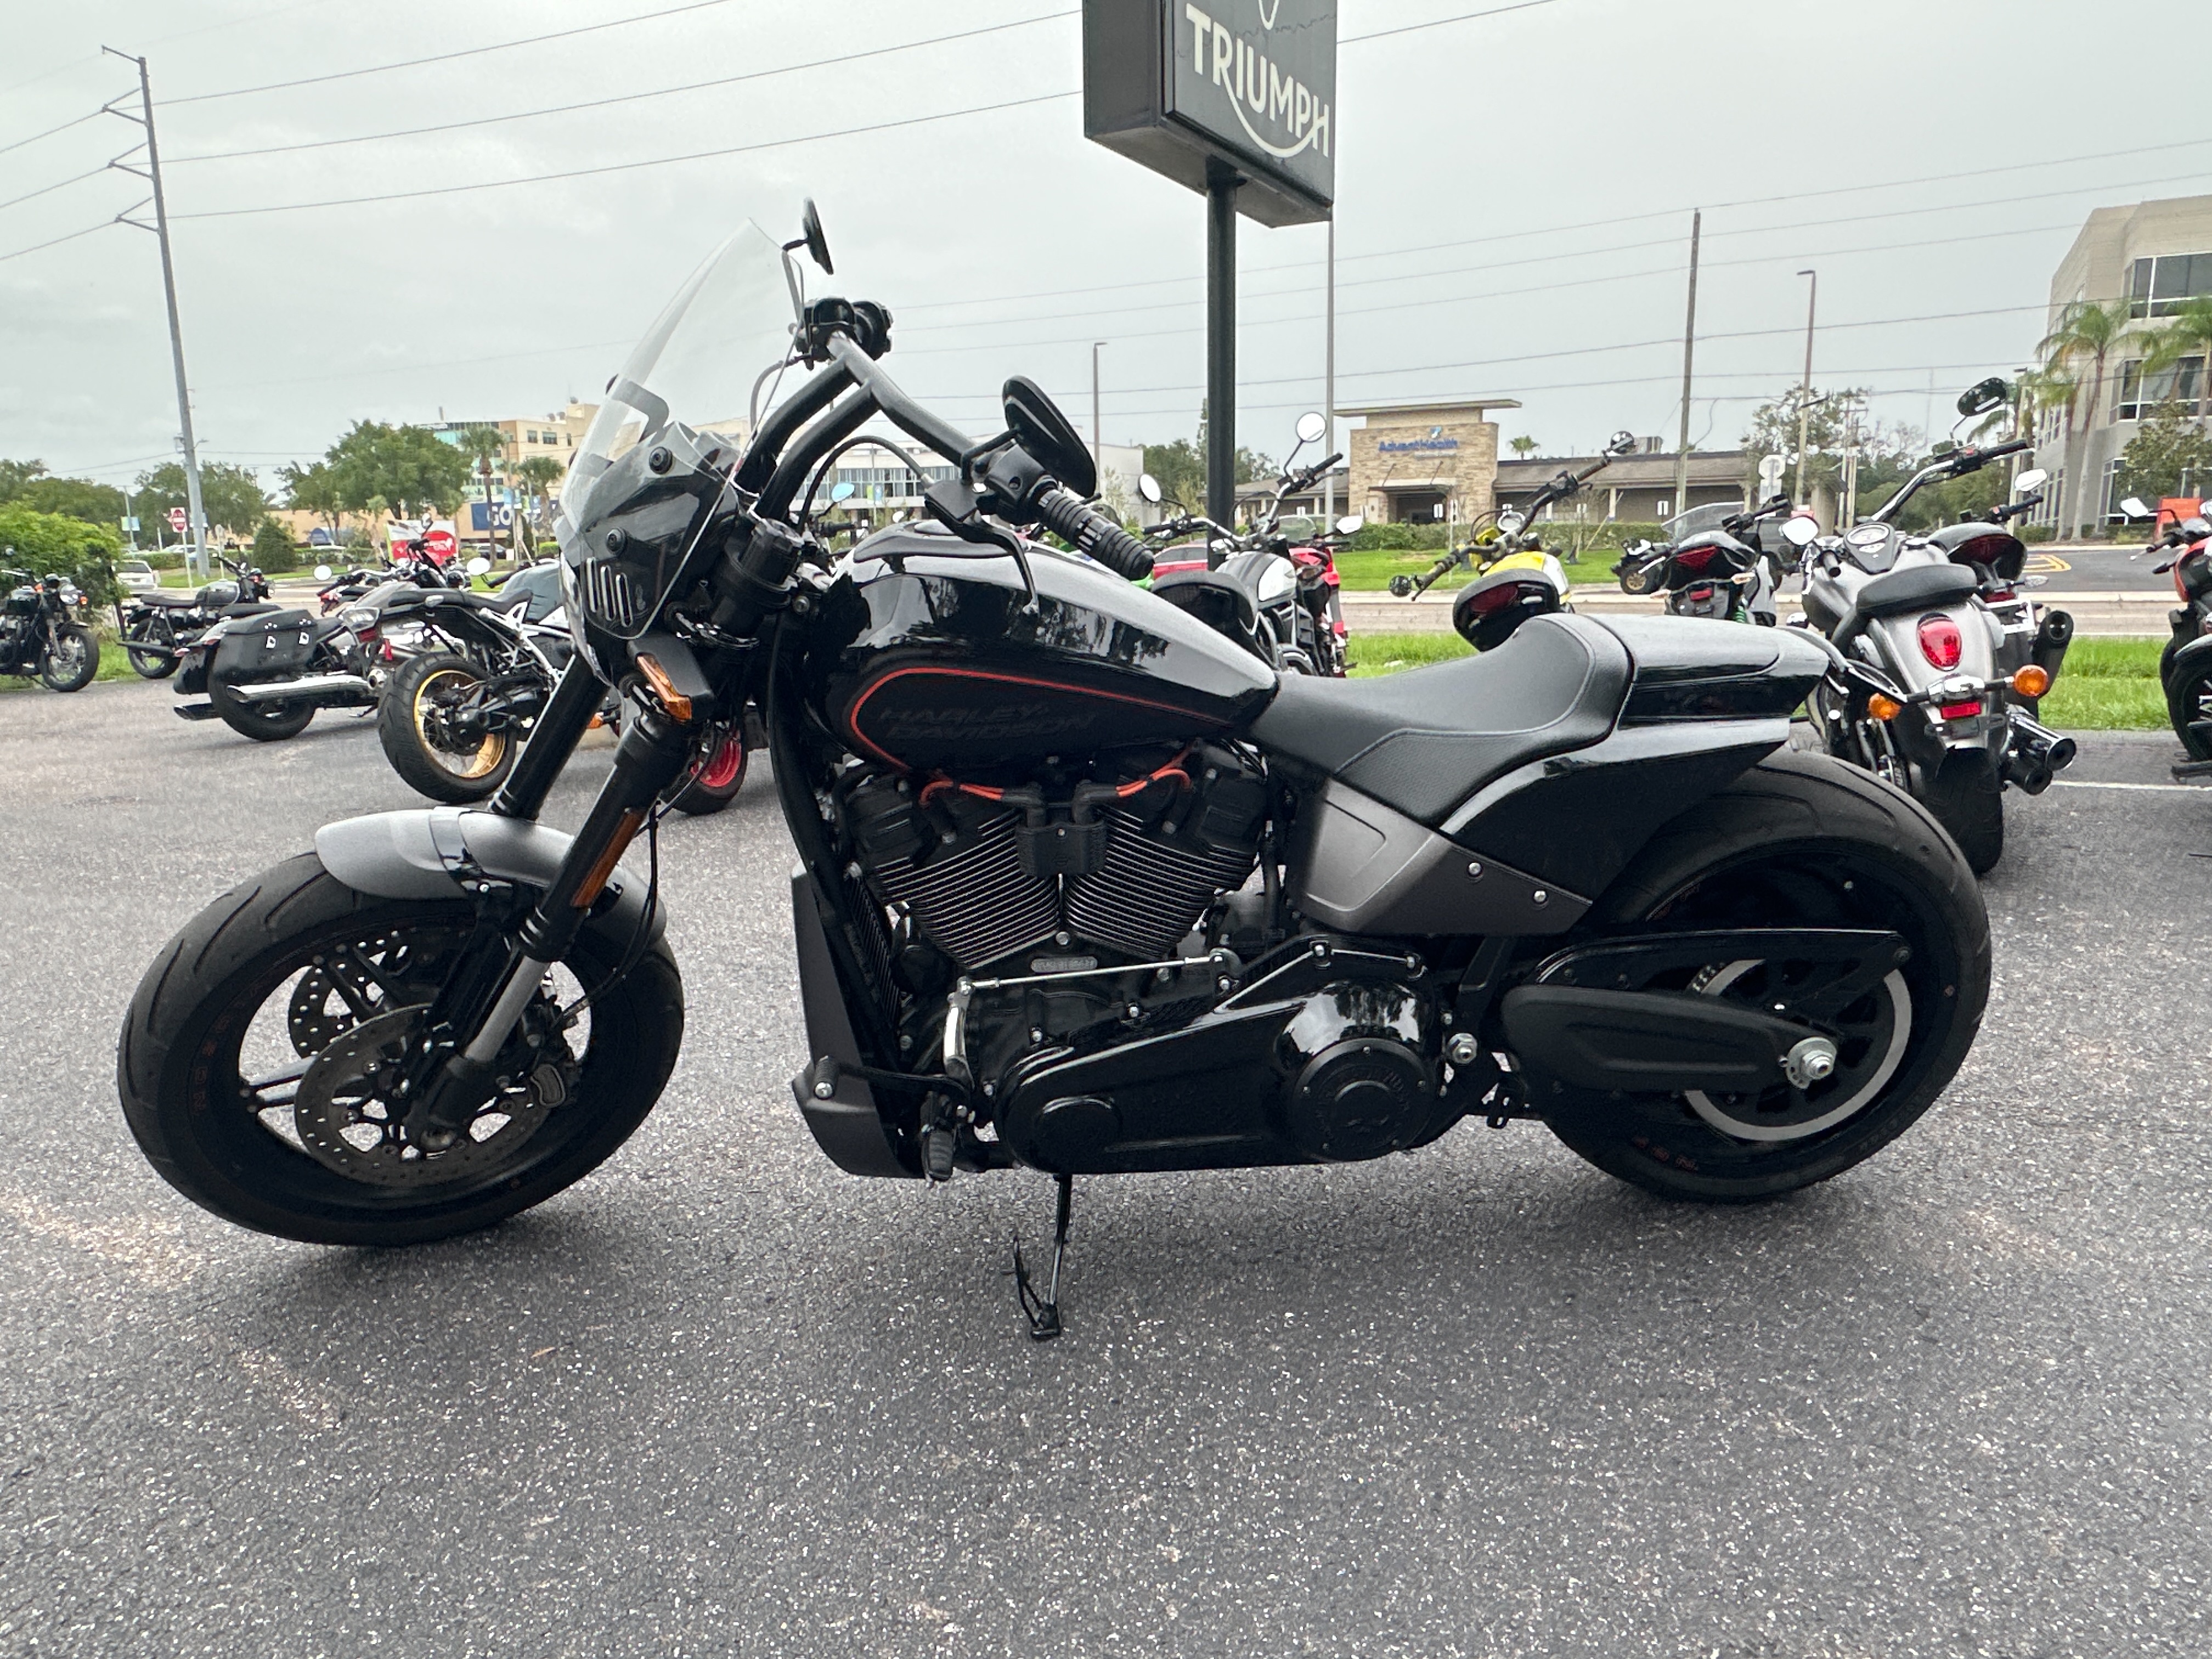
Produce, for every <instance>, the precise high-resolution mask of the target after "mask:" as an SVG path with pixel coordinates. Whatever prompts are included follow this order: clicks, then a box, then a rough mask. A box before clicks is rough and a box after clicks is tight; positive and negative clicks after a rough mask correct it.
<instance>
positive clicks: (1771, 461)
mask: <svg viewBox="0 0 2212 1659" xmlns="http://www.w3.org/2000/svg"><path fill="white" fill-rule="evenodd" d="M1788 465H1790V464H1789V463H1788V462H1787V461H1785V460H1784V459H1782V458H1781V457H1780V456H1779V455H1769V456H1766V457H1765V458H1764V459H1761V460H1760V461H1759V488H1760V489H1762V490H1764V491H1765V492H1766V494H1768V495H1772V494H1773V493H1774V492H1775V491H1776V490H1778V489H1781V488H1782V473H1783V470H1784V468H1785V467H1787V466H1788Z"/></svg>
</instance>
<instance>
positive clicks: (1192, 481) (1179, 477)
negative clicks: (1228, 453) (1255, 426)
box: [1145, 423, 1280, 513]
mask: <svg viewBox="0 0 2212 1659" xmlns="http://www.w3.org/2000/svg"><path fill="white" fill-rule="evenodd" d="M1145 471H1147V472H1149V473H1151V474H1152V477H1155V478H1157V479H1158V481H1159V486H1160V492H1161V493H1162V494H1163V495H1165V496H1166V497H1167V498H1168V499H1169V500H1170V501H1181V502H1182V503H1183V505H1184V506H1186V507H1189V508H1190V509H1191V511H1192V512H1194V513H1200V512H1203V511H1204V510H1205V508H1206V430H1205V427H1204V425H1203V423H1201V424H1200V428H1199V435H1198V439H1197V441H1195V442H1194V441H1192V440H1190V439H1188V438H1177V439H1176V441H1174V442H1173V443H1165V444H1146V446H1145ZM1279 476H1280V475H1279V470H1278V468H1277V467H1276V465H1275V463H1274V462H1273V460H1272V459H1269V458H1268V457H1267V456H1266V455H1263V454H1261V453H1260V452H1259V451H1258V450H1256V449H1253V448H1249V447H1244V446H1242V445H1240V446H1239V447H1238V448H1237V483H1241V484H1248V483H1261V482H1263V481H1272V480H1273V479H1274V478H1276V477H1279Z"/></svg>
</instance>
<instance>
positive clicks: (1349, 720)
mask: <svg viewBox="0 0 2212 1659" xmlns="http://www.w3.org/2000/svg"><path fill="white" fill-rule="evenodd" d="M1633 671H1634V665H1633V664H1632V662H1631V660H1630V658H1629V654H1628V651H1627V647H1625V646H1623V645H1622V644H1621V642H1620V640H1619V639H1618V638H1617V637H1616V636H1615V635H1613V634H1612V633H1611V632H1610V631H1608V630H1607V629H1605V628H1602V627H1601V626H1600V625H1599V624H1597V623H1594V622H1591V621H1589V620H1588V619H1587V618H1585V617H1575V616H1571V615H1570V616H1550V617H1533V618H1531V619H1530V620H1529V621H1528V622H1527V623H1522V626H1521V628H1520V629H1519V630H1518V631H1517V632H1516V633H1515V634H1514V635H1513V637H1512V638H1511V639H1510V640H1508V641H1506V642H1505V643H1504V645H1502V646H1499V647H1498V648H1497V649H1496V650H1494V651H1486V652H1483V653H1480V654H1479V655H1476V656H1473V657H1467V658H1462V659H1458V660H1456V661H1453V662H1447V663H1438V664H1437V665H1434V666H1433V667H1429V668H1416V669H1413V670H1410V671H1407V672H1405V673H1402V674H1392V675H1389V676H1388V677H1386V678H1380V679H1371V680H1335V679H1317V678H1306V677H1304V676H1301V675H1296V674H1289V675H1285V676H1284V677H1283V679H1282V683H1281V684H1280V686H1279V688H1278V690H1276V693H1275V699H1274V701H1273V702H1271V703H1270V704H1268V706H1267V709H1266V710H1265V711H1264V712H1263V713H1262V714H1261V716H1260V718H1259V719H1258V720H1255V722H1254V723H1253V726H1252V735H1253V737H1254V738H1256V739H1257V740H1258V741H1259V742H1261V744H1265V745H1266V746H1267V748H1269V749H1270V750H1273V751H1274V752H1276V753H1277V754H1279V755H1283V756H1285V757H1288V758H1290V759H1291V760H1294V761H1303V762H1304V763H1306V764H1307V765H1309V766H1311V767H1314V768H1316V769H1319V770H1321V771H1322V772H1326V773H1328V775H1331V776H1333V777H1339V778H1342V779H1343V780H1344V781H1346V783H1348V784H1350V785H1352V787H1354V788H1355V789H1358V790H1360V791H1361V792H1363V793H1365V794H1368V795H1370V796H1372V797H1373V798H1374V799H1376V800H1379V801H1382V802H1383V803H1384V804H1385V805H1389V806H1394V807H1395V808H1396V809H1397V810H1398V811H1401V812H1403V813H1404V814H1406V816H1407V817H1411V818H1416V819H1418V820H1419V821H1420V822H1421V823H1426V824H1430V825H1434V824H1436V823H1439V822H1440V821H1441V820H1442V819H1443V817H1445V816H1446V815H1447V814H1448V813H1449V812H1450V811H1451V809H1452V808H1453V807H1455V806H1456V805H1459V803H1460V802H1462V801H1463V800H1465V799H1467V798H1468V796H1469V795H1471V794H1473V793H1474V792H1475V791H1476V790H1478V789H1480V788H1481V787H1482V786H1483V785H1485V784H1486V783H1488V782H1490V781H1492V779H1494V778H1497V777H1499V776H1501V775H1504V774H1505V773H1507V772H1510V771H1511V770H1512V769H1514V768H1515V767H1516V766H1524V765H1526V764H1527V763H1529V762H1530V761H1535V760H1543V759H1547V758H1548V757H1551V756H1553V755H1564V754H1565V753H1567V752H1568V751H1569V750H1576V749H1586V748H1588V747H1589V745H1590V744H1594V743H1597V742H1600V741H1601V740H1602V739H1603V738H1605V737H1606V735H1607V733H1608V732H1611V731H1612V730H1613V721H1614V720H1615V719H1616V718H1617V717H1618V716H1619V714H1620V709H1621V705H1622V704H1623V703H1624V702H1626V700H1627V696H1628V684H1629V681H1630V679H1631V678H1632V676H1633Z"/></svg>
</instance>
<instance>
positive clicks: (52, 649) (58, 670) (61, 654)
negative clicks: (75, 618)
mask: <svg viewBox="0 0 2212 1659" xmlns="http://www.w3.org/2000/svg"><path fill="white" fill-rule="evenodd" d="M99 672H100V641H98V640H96V639H94V637H93V635H92V630H91V629H89V628H82V627H80V626H78V625H77V624H76V623H65V624H64V625H63V626H62V627H59V628H57V629H54V638H53V641H52V644H50V645H49V646H48V647H46V650H44V651H42V652H41V653H39V678H40V679H42V680H44V681H45V682H46V689H47V690H50V691H82V690H84V688H85V687H86V686H88V685H90V684H92V678H93V676H94V675H95V674H97V673H99Z"/></svg>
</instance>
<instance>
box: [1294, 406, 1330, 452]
mask: <svg viewBox="0 0 2212 1659" xmlns="http://www.w3.org/2000/svg"><path fill="white" fill-rule="evenodd" d="M1326 431H1328V422H1327V421H1324V420H1323V419H1322V417H1321V415H1320V413H1319V411H1317V410H1306V412H1305V413H1304V414H1303V415H1301V416H1298V441H1299V442H1300V443H1302V444H1317V443H1319V442H1320V441H1321V435H1322V433H1324V432H1326Z"/></svg>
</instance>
